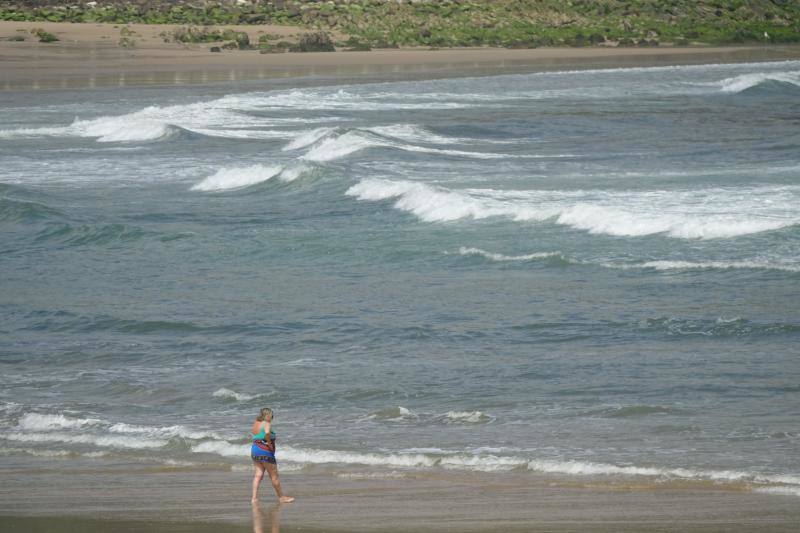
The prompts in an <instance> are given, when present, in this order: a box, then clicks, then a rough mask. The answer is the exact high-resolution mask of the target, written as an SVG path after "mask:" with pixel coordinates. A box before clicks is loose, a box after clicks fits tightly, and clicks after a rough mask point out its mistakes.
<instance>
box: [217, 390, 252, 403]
mask: <svg viewBox="0 0 800 533" xmlns="http://www.w3.org/2000/svg"><path fill="white" fill-rule="evenodd" d="M212 396H213V397H214V398H222V399H225V400H236V401H237V402H249V401H250V400H255V399H256V398H258V397H259V395H258V394H243V393H239V392H236V391H234V390H231V389H226V388H225V387H222V388H220V389H217V390H215V391H214V393H213V394H212Z"/></svg>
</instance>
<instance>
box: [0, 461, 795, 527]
mask: <svg viewBox="0 0 800 533" xmlns="http://www.w3.org/2000/svg"><path fill="white" fill-rule="evenodd" d="M15 462H16V460H15ZM78 463H79V464H75V465H72V464H71V462H67V461H63V460H60V461H59V460H56V461H49V462H47V463H42V464H41V465H39V468H35V467H33V465H27V466H24V465H22V464H17V465H16V466H10V467H9V466H5V467H2V469H1V471H0V473H2V477H3V480H4V483H3V486H2V488H0V531H53V532H67V531H112V530H113V531H164V532H178V531H190V530H191V531H221V532H226V531H230V532H234V531H250V530H253V531H255V532H257V533H258V532H259V531H271V532H273V533H274V532H277V531H283V532H284V533H292V532H296V531H312V532H313V531H331V532H345V531H362V532H376V533H377V532H395V531H397V532H399V531H414V532H420V533H424V532H427V531H431V532H433V531H463V532H489V531H508V532H517V531H519V532H522V531H531V532H538V531H553V532H567V531H590V532H611V531H622V532H628V531H630V532H633V531H697V532H712V531H719V532H723V531H733V532H736V531H769V532H784V531H785V532H789V531H797V524H798V523H800V506H798V505H797V498H796V496H781V495H775V494H761V493H757V492H752V491H750V490H749V489H748V488H747V487H745V486H741V487H736V486H731V485H727V486H722V485H719V486H718V485H714V484H712V483H708V482H706V483H703V484H701V483H691V482H682V483H670V482H666V483H656V484H654V483H649V484H645V482H643V481H641V480H635V479H628V480H621V479H599V478H596V479H592V478H574V479H572V480H565V479H563V478H561V479H558V478H553V477H547V476H536V475H532V474H530V473H518V474H515V473H504V474H481V473H459V472H441V473H427V474H420V473H413V472H411V473H400V474H398V473H395V474H393V475H391V476H389V478H386V477H382V475H381V474H379V473H377V472H375V471H372V472H370V471H368V470H361V471H352V470H351V471H337V470H331V469H327V470H324V471H323V470H322V469H321V467H318V468H317V470H315V471H310V472H309V471H302V472H289V473H285V474H283V476H282V481H283V485H284V488H285V490H286V492H287V493H289V494H292V495H294V496H296V497H297V501H296V502H295V503H292V504H288V505H282V506H278V505H277V504H275V503H274V498H275V496H274V493H273V492H272V488H271V487H270V486H269V484H268V482H267V481H265V483H264V485H262V492H261V501H262V504H261V505H260V506H259V507H257V508H256V509H255V510H254V509H253V508H252V507H251V505H250V502H249V492H248V491H249V482H250V479H251V477H250V476H251V474H250V472H249V471H248V470H247V469H246V468H242V469H241V470H239V469H237V470H235V471H230V470H221V469H220V470H214V469H213V468H210V469H189V468H181V467H163V466H162V467H156V466H153V465H151V466H149V467H148V466H142V465H125V464H116V465H114V466H108V465H103V464H101V463H100V462H98V463H97V464H95V465H94V467H92V466H91V464H90V463H86V462H80V461H79V462H78ZM23 466H24V467H23Z"/></svg>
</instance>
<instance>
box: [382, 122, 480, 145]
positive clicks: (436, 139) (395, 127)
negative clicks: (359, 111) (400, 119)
mask: <svg viewBox="0 0 800 533" xmlns="http://www.w3.org/2000/svg"><path fill="white" fill-rule="evenodd" d="M367 131H371V132H373V133H377V134H378V135H384V136H386V137H392V138H394V139H401V140H403V141H407V142H411V143H430V144H457V143H466V142H474V140H472V139H463V138H457V137H447V136H444V135H438V134H436V133H433V132H431V131H428V130H427V129H425V128H422V127H420V126H417V125H415V124H392V125H389V126H374V127H372V128H367Z"/></svg>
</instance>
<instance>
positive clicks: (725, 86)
mask: <svg viewBox="0 0 800 533" xmlns="http://www.w3.org/2000/svg"><path fill="white" fill-rule="evenodd" d="M770 81H776V82H781V83H787V84H790V85H795V86H797V87H800V70H795V71H785V72H754V73H749V74H741V75H739V76H734V77H732V78H725V79H724V80H721V81H720V82H719V85H720V89H721V90H722V92H725V93H740V92H742V91H745V90H747V89H750V88H752V87H756V86H758V85H761V84H763V83H764V82H770Z"/></svg>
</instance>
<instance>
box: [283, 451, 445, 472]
mask: <svg viewBox="0 0 800 533" xmlns="http://www.w3.org/2000/svg"><path fill="white" fill-rule="evenodd" d="M277 457H278V459H282V460H286V461H291V462H294V463H305V464H325V463H337V464H358V465H370V466H394V467H432V466H434V465H435V464H436V463H437V462H438V459H436V458H433V457H429V456H427V455H425V454H421V453H365V452H349V451H339V450H316V449H301V448H293V447H291V446H281V447H280V448H279V449H278V452H277Z"/></svg>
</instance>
